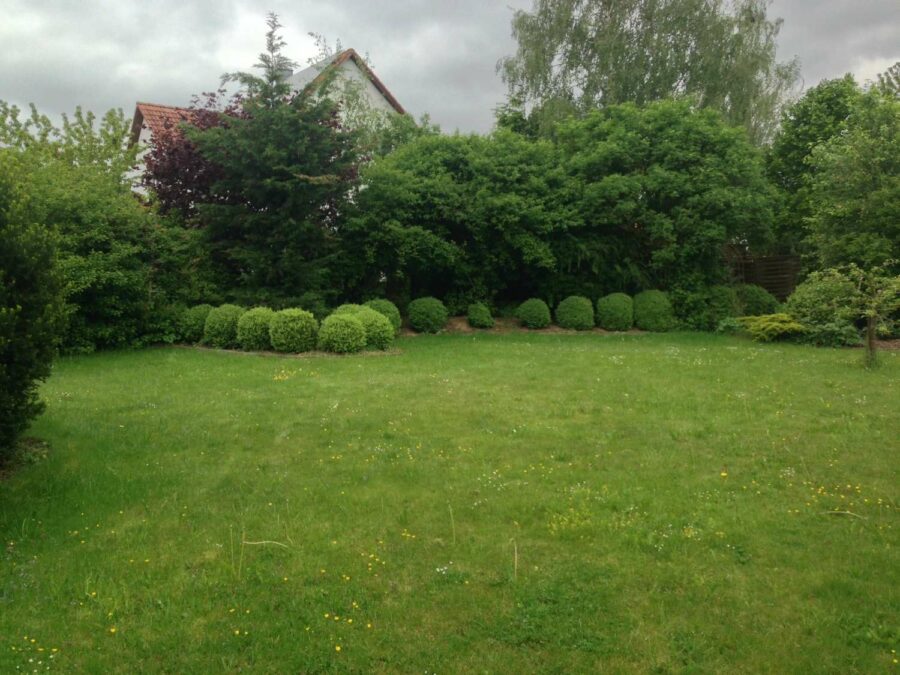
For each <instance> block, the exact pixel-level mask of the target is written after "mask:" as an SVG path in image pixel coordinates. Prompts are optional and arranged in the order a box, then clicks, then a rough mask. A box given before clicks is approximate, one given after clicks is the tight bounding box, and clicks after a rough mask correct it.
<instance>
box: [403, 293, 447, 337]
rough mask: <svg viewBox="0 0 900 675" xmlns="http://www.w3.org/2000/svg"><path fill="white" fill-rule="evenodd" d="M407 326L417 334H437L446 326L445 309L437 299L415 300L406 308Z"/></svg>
mask: <svg viewBox="0 0 900 675" xmlns="http://www.w3.org/2000/svg"><path fill="white" fill-rule="evenodd" d="M406 313H407V315H408V316H409V325H410V326H412V329H413V330H414V331H417V332H419V333H437V332H438V331H439V330H442V329H443V328H444V326H446V325H447V319H449V318H450V317H449V315H448V314H447V308H446V307H444V303H443V302H441V301H440V300H438V299H437V298H432V297H427V298H417V299H416V300H413V301H412V302H411V303H409V306H408V307H407V308H406Z"/></svg>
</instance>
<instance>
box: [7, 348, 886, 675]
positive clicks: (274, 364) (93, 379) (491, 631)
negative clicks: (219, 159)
mask: <svg viewBox="0 0 900 675" xmlns="http://www.w3.org/2000/svg"><path fill="white" fill-rule="evenodd" d="M399 348H400V353H399V354H393V355H387V356H381V357H366V356H357V357H344V358H339V357H313V358H299V359H298V358H279V357H257V356H247V355H241V354H232V353H224V352H221V353H220V352H213V351H201V350H194V349H179V348H170V349H150V350H145V351H139V352H119V353H106V354H98V355H93V356H85V357H78V358H68V359H64V360H62V361H60V362H59V363H58V364H57V366H56V368H55V373H54V375H53V377H52V378H51V380H50V381H49V382H48V383H47V385H46V387H45V390H44V394H45V397H46V399H47V401H48V404H49V406H48V411H47V412H46V414H45V415H44V416H43V417H42V418H40V420H39V421H38V422H37V423H36V424H35V426H34V428H33V431H32V433H33V434H34V435H36V436H39V437H41V438H43V439H46V440H47V441H48V442H49V443H50V444H51V447H52V450H51V452H50V454H49V456H48V458H47V459H46V460H45V461H42V462H40V463H37V464H35V465H33V466H28V467H24V468H21V469H20V470H18V471H17V472H16V473H15V474H14V475H13V476H12V477H10V478H7V479H6V480H4V481H3V482H2V483H0V536H2V538H3V539H2V543H3V565H2V568H0V672H14V671H15V669H16V668H20V669H25V670H28V671H31V669H32V668H34V667H39V668H40V669H43V668H45V667H46V666H47V665H50V667H51V670H54V671H60V672H98V673H99V672H103V673H110V672H122V673H126V672H127V673H133V672H159V671H166V672H178V673H207V672H217V671H237V670H253V671H255V672H273V673H281V672H319V671H333V672H346V671H357V672H420V673H421V672H426V671H427V672H441V673H447V672H497V673H499V672H518V673H524V672H592V671H598V670H604V671H611V672H649V671H656V672H796V673H808V672H835V673H849V672H879V671H881V672H884V671H885V670H891V669H893V668H894V667H895V665H894V664H895V663H896V662H895V661H894V659H895V658H896V654H894V652H893V650H895V649H897V648H898V645H897V642H898V638H900V611H898V606H900V602H898V590H897V589H898V588H900V565H898V564H897V545H898V532H897V486H898V465H900V462H898V452H897V451H898V449H900V446H898V430H900V424H898V409H900V396H898V379H900V378H898V375H900V355H898V354H896V353H886V354H884V355H883V364H882V367H881V368H879V369H877V370H875V371H866V370H864V369H863V368H861V367H860V354H859V352H856V351H847V350H824V349H821V350H820V349H812V348H806V347H799V346H783V345H765V346H759V345H754V344H752V343H749V342H745V341H741V340H738V339H731V338H719V337H715V336H704V335H691V334H683V335H657V336H652V335H643V336H641V335H629V336H598V335H528V334H508V335H445V336H436V337H418V338H404V339H402V340H401V341H400V342H399ZM831 512H841V513H838V514H832V513H831ZM850 514H852V515H850ZM242 542H255V543H244V544H242ZM259 542H274V543H259ZM338 648H339V651H338ZM54 649H55V650H57V651H52V650H54ZM41 650H43V651H41ZM51 656H52V658H51ZM39 661H40V662H41V665H40V666H37V663H38V662H39Z"/></svg>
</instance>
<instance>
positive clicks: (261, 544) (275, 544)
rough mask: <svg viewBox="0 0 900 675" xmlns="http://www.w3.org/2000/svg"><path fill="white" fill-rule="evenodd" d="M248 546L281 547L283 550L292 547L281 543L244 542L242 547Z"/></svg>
mask: <svg viewBox="0 0 900 675" xmlns="http://www.w3.org/2000/svg"><path fill="white" fill-rule="evenodd" d="M244 544H246V545H247V546H266V545H271V546H280V547H281V548H286V549H290V548H291V547H290V546H288V545H287V544H282V543H281V542H280V541H242V542H241V545H244Z"/></svg>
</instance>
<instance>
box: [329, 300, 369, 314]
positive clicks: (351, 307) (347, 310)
mask: <svg viewBox="0 0 900 675" xmlns="http://www.w3.org/2000/svg"><path fill="white" fill-rule="evenodd" d="M362 307H363V306H362V305H357V304H356V303H353V302H347V303H344V304H343V305H339V306H338V307H335V309H334V311H333V312H332V314H356V313H357V312H358V311H359V310H361V309H362Z"/></svg>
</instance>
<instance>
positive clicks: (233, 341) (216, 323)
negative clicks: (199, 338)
mask: <svg viewBox="0 0 900 675" xmlns="http://www.w3.org/2000/svg"><path fill="white" fill-rule="evenodd" d="M243 313H244V308H243V307H238V306H237V305H228V304H226V305H220V306H218V307H214V308H213V309H212V310H210V312H209V314H208V315H207V316H206V322H205V323H204V324H203V343H204V344H207V345H209V346H210V347H218V348H219V349H230V348H232V347H235V346H237V324H238V319H240V318H241V315H242V314H243Z"/></svg>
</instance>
